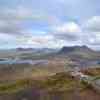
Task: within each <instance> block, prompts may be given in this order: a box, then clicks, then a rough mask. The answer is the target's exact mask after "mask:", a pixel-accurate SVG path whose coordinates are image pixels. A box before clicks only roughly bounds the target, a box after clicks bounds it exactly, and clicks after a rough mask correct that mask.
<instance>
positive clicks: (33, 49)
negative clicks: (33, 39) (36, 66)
mask: <svg viewBox="0 0 100 100" xmlns="http://www.w3.org/2000/svg"><path fill="white" fill-rule="evenodd" d="M16 51H18V52H34V53H49V52H56V49H51V48H16Z"/></svg>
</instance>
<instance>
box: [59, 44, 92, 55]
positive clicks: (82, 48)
mask: <svg viewBox="0 0 100 100" xmlns="http://www.w3.org/2000/svg"><path fill="white" fill-rule="evenodd" d="M76 51H77V52H94V51H93V50H92V49H90V48H88V47H87V46H72V47H63V48H62V49H61V50H60V51H59V53H64V54H65V53H71V52H76Z"/></svg>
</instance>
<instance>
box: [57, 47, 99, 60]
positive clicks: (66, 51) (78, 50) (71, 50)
mask: <svg viewBox="0 0 100 100" xmlns="http://www.w3.org/2000/svg"><path fill="white" fill-rule="evenodd" d="M58 55H63V56H68V57H71V58H75V59H77V58H78V59H80V58H84V59H100V52H97V51H94V50H92V49H90V48H89V47H87V46H72V47H67V46H65V47H63V48H62V49H61V50H60V51H59V52H58Z"/></svg>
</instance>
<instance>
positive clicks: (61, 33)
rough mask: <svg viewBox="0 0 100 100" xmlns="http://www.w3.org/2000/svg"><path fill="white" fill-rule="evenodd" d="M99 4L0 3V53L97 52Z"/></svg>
mask: <svg viewBox="0 0 100 100" xmlns="http://www.w3.org/2000/svg"><path fill="white" fill-rule="evenodd" d="M99 4H100V1H99V0H0V49H9V48H18V47H24V48H61V47H63V46H74V45H87V46H89V47H91V48H93V49H98V50H100V5H99Z"/></svg>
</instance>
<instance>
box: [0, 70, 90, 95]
mask: <svg viewBox="0 0 100 100" xmlns="http://www.w3.org/2000/svg"><path fill="white" fill-rule="evenodd" d="M32 87H37V88H38V89H44V90H47V91H51V92H53V91H73V90H75V89H76V88H77V89H78V88H79V89H84V88H87V87H89V85H87V84H85V83H84V82H80V81H79V80H76V79H74V78H73V77H72V76H70V74H69V73H64V72H62V73H57V74H56V75H53V76H51V77H48V78H46V79H42V80H41V79H40V80H32V79H23V80H16V81H14V82H10V83H1V84H0V94H11V93H16V92H19V91H21V90H24V89H29V88H32Z"/></svg>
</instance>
